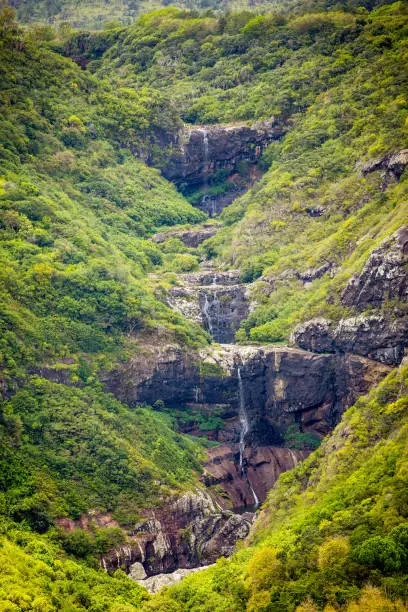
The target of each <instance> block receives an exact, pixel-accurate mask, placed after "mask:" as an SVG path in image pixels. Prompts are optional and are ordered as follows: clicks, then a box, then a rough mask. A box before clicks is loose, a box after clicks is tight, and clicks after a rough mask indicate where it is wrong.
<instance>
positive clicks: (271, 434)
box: [107, 345, 390, 508]
mask: <svg viewBox="0 0 408 612" xmlns="http://www.w3.org/2000/svg"><path fill="white" fill-rule="evenodd" d="M153 351H155V352H154V353H153ZM238 368H239V370H240V377H241V381H242V390H241V392H240V386H239V381H238ZM389 369H390V368H389V367H387V366H386V365H384V364H381V363H379V362H376V361H372V360H370V359H367V358H365V357H362V356H358V355H340V354H339V355H338V354H313V353H310V352H307V351H303V350H301V349H295V348H288V347H273V346H266V347H258V346H252V347H245V346H234V345H224V346H222V347H212V348H210V349H208V350H206V351H202V352H201V353H197V354H195V355H192V354H187V353H183V352H182V351H181V350H180V349H179V348H178V347H174V346H169V347H166V348H165V347H163V348H162V352H161V353H160V354H158V353H157V349H156V348H153V347H152V355H151V357H150V358H149V357H148V355H147V354H145V355H143V356H142V355H141V356H139V357H137V358H135V359H133V360H131V361H129V362H128V363H126V364H124V365H123V366H122V367H121V368H118V369H117V370H116V372H112V373H111V375H110V377H109V380H108V381H107V382H108V384H109V388H110V390H111V391H113V392H114V393H115V394H116V395H117V396H118V397H120V398H121V399H122V400H124V401H126V402H128V403H130V404H137V403H139V402H146V403H149V404H154V403H155V402H156V401H157V400H159V399H160V400H162V401H163V402H164V403H165V404H166V405H167V406H168V407H174V408H175V409H180V408H181V409H183V410H184V411H186V413H189V411H190V412H191V411H197V410H203V411H206V412H207V414H210V415H211V413H214V414H217V415H219V416H220V417H221V419H222V421H223V427H222V428H221V429H220V430H218V431H215V432H214V431H212V432H211V431H209V432H205V431H201V433H207V434H208V435H209V437H213V438H215V439H217V440H218V441H219V442H222V443H223V444H224V445H226V446H227V447H228V448H225V447H224V448H223V449H219V450H217V451H216V452H215V451H214V452H215V455H213V454H211V453H210V455H209V460H208V463H207V464H206V465H205V469H206V472H207V476H208V475H209V476H208V477H207V481H206V482H207V484H208V483H217V484H219V485H220V486H221V487H222V488H223V489H224V492H225V495H226V499H227V501H226V502H225V506H226V507H227V505H228V504H230V505H231V506H232V507H233V508H238V507H241V506H242V505H245V504H248V503H249V505H251V504H253V501H254V495H253V492H255V494H256V496H257V497H258V499H259V500H261V501H262V500H263V499H265V495H266V490H267V489H268V488H270V486H272V484H273V482H275V480H276V478H277V477H278V475H279V474H280V473H281V472H282V471H284V470H285V469H289V468H291V467H293V462H294V455H292V454H291V452H290V451H288V449H285V450H284V449H280V450H279V451H276V449H275V447H277V446H279V445H282V432H284V431H285V430H286V429H287V428H288V427H289V426H290V425H296V426H298V427H299V428H301V430H303V431H304V432H308V433H313V434H315V435H317V436H323V435H325V434H326V433H328V432H329V431H330V430H331V429H332V428H333V426H334V425H335V423H336V422H337V420H338V417H339V415H340V413H341V412H342V411H343V410H344V409H345V408H347V407H348V406H349V405H351V404H352V403H353V401H354V400H355V399H356V398H357V397H358V396H359V395H361V394H363V393H365V392H366V391H368V389H369V388H370V387H371V386H372V385H373V384H375V383H376V382H378V381H379V380H380V379H381V378H382V377H383V376H385V375H386V373H388V371H389ZM240 393H242V394H243V395H240ZM241 402H243V404H244V406H245V410H246V413H247V420H248V424H249V426H248V430H247V431H246V433H245V436H244V440H243V443H244V449H245V450H244V454H243V469H241V467H240V466H239V462H240V441H241V434H242V422H241V419H240V406H241ZM192 433H194V432H192ZM267 447H269V448H267ZM270 447H273V448H272V449H271V448H270ZM274 449H275V450H274ZM217 453H219V454H217ZM299 457H300V456H299V455H296V458H299ZM214 466H218V467H217V468H215V467H214ZM212 477H213V478H214V480H212V479H211V478H212ZM248 477H249V482H248ZM251 488H252V490H253V492H251ZM234 490H235V491H236V492H235V493H234ZM219 501H220V503H221V504H222V503H223V500H222V499H220V500H219Z"/></svg>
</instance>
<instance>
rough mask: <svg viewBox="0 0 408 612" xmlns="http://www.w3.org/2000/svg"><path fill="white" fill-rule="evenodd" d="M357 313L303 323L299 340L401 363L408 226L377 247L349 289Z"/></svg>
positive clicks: (311, 346)
mask: <svg viewBox="0 0 408 612" xmlns="http://www.w3.org/2000/svg"><path fill="white" fill-rule="evenodd" d="M341 301H342V304H343V305H344V306H348V307H351V308H353V309H354V310H355V311H356V315H355V316H353V317H348V318H346V319H341V320H340V321H339V322H338V323H337V324H335V323H333V322H332V321H329V320H327V319H314V320H311V321H307V322H306V323H303V324H301V325H299V326H298V327H297V328H296V329H295V331H294V334H293V338H294V341H295V342H296V344H297V345H298V346H300V347H302V348H304V349H307V350H310V351H314V352H317V353H334V352H339V353H355V354H358V355H364V356H367V357H370V358H371V359H374V360H377V361H381V362H383V363H385V364H388V365H398V364H399V363H401V360H402V358H403V356H404V351H405V347H406V346H407V345H408V309H407V303H408V227H407V226H405V227H402V228H400V229H399V230H398V231H397V232H396V233H395V234H394V235H393V236H392V237H391V238H389V239H387V240H385V241H384V242H383V243H382V244H381V245H380V246H379V247H378V248H376V249H374V250H373V251H372V253H371V255H370V257H369V259H368V261H367V263H366V265H365V266H364V268H363V270H362V272H361V273H360V274H358V275H355V276H353V277H352V278H351V279H350V281H349V283H348V284H347V286H346V287H345V289H344V291H343V295H342V298H341Z"/></svg>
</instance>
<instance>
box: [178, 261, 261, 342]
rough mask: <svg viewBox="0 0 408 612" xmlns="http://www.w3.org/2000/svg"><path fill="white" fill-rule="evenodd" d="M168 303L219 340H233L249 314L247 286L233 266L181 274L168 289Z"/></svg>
mask: <svg viewBox="0 0 408 612" xmlns="http://www.w3.org/2000/svg"><path fill="white" fill-rule="evenodd" d="M168 304H169V306H171V307H172V308H174V310H177V311H178V312H180V313H181V314H182V315H184V316H185V317H186V318H187V319H190V320H192V321H195V322H196V323H198V324H199V325H201V326H202V327H204V329H205V330H206V331H208V333H209V334H210V335H211V337H212V338H213V339H214V340H215V341H216V342H221V343H229V342H233V341H234V338H235V333H236V331H237V330H238V329H239V326H240V324H241V321H243V320H244V319H246V318H247V316H248V314H249V299H248V295H247V286H246V285H244V284H243V283H241V282H240V274H239V272H238V271H236V270H232V271H228V272H217V271H215V270H208V271H203V272H197V273H191V274H183V275H181V276H180V284H179V286H178V287H174V288H172V289H170V291H169V296H168Z"/></svg>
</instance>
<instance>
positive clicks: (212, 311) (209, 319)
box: [202, 275, 220, 340]
mask: <svg viewBox="0 0 408 612" xmlns="http://www.w3.org/2000/svg"><path fill="white" fill-rule="evenodd" d="M216 285H217V276H216V275H214V278H213V281H212V287H214V289H213V290H212V291H211V293H210V294H208V293H207V292H206V291H203V294H204V304H203V309H202V312H203V317H204V322H205V325H206V328H207V331H208V333H209V334H210V336H211V337H212V338H214V339H215V340H216V339H217V338H216V334H217V331H218V329H219V319H220V301H219V299H218V294H217V291H216V290H215V287H216Z"/></svg>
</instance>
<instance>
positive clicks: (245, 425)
mask: <svg viewBox="0 0 408 612" xmlns="http://www.w3.org/2000/svg"><path fill="white" fill-rule="evenodd" d="M237 376H238V391H239V412H238V416H239V422H240V423H241V431H240V434H239V467H240V470H241V474H242V476H244V475H245V476H246V479H247V481H248V486H249V488H250V491H251V493H252V496H253V498H254V503H255V507H256V508H257V507H258V506H259V498H258V496H257V494H256V493H255V491H254V489H253V487H252V485H251V483H250V481H249V478H248V474H246V472H245V470H244V464H243V462H244V450H245V437H246V435H247V433H248V432H249V419H248V413H247V410H246V404H245V392H244V384H243V382H242V377H241V368H238V370H237Z"/></svg>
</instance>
